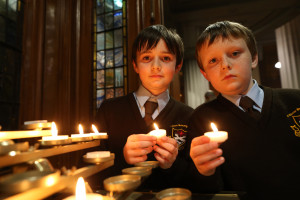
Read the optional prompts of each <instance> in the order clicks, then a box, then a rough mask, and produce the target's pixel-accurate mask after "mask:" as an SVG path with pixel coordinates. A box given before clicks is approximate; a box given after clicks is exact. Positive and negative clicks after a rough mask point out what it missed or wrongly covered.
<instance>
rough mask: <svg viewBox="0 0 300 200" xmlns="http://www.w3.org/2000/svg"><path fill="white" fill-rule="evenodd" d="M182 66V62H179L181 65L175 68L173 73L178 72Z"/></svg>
mask: <svg viewBox="0 0 300 200" xmlns="http://www.w3.org/2000/svg"><path fill="white" fill-rule="evenodd" d="M182 64H183V61H181V63H180V64H179V65H177V66H176V67H175V73H178V72H180V70H181V67H182Z"/></svg>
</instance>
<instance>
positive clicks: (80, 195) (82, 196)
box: [76, 177, 86, 200]
mask: <svg viewBox="0 0 300 200" xmlns="http://www.w3.org/2000/svg"><path fill="white" fill-rule="evenodd" d="M76 200H86V191H85V184H84V180H83V178H82V177H79V178H78V180H77V184H76Z"/></svg>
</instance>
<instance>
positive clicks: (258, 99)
mask: <svg viewBox="0 0 300 200" xmlns="http://www.w3.org/2000/svg"><path fill="white" fill-rule="evenodd" d="M253 82H254V84H253V86H252V87H251V89H250V90H249V91H248V93H247V94H246V95H245V96H248V97H250V98H251V99H252V100H253V101H254V102H255V104H256V107H258V108H259V109H261V108H262V106H263V101H264V91H263V90H262V89H261V88H260V87H259V86H258V83H257V81H256V80H255V79H253ZM222 95H223V94H222ZM223 96H224V97H225V98H226V99H228V100H229V101H231V102H232V103H234V104H235V105H236V106H239V103H240V100H241V97H242V95H231V96H229V95H223Z"/></svg>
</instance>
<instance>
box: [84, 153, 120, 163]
mask: <svg viewBox="0 0 300 200" xmlns="http://www.w3.org/2000/svg"><path fill="white" fill-rule="evenodd" d="M113 159H115V154H114V153H110V156H109V157H103V158H88V157H87V156H86V155H83V160H84V162H87V163H92V164H100V163H103V162H106V161H109V160H113Z"/></svg>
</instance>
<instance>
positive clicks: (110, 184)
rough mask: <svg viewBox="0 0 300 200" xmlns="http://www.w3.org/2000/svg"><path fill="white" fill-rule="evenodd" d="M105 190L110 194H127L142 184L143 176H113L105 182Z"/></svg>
mask: <svg viewBox="0 0 300 200" xmlns="http://www.w3.org/2000/svg"><path fill="white" fill-rule="evenodd" d="M103 184H104V188H105V190H107V191H110V192H125V191H128V190H133V189H135V188H137V187H138V186H139V185H140V184H141V176H139V175H131V174H130V175H128V174H123V175H119V176H113V177H110V178H107V179H105V180H104V181H103Z"/></svg>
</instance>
